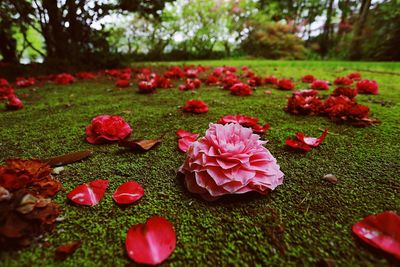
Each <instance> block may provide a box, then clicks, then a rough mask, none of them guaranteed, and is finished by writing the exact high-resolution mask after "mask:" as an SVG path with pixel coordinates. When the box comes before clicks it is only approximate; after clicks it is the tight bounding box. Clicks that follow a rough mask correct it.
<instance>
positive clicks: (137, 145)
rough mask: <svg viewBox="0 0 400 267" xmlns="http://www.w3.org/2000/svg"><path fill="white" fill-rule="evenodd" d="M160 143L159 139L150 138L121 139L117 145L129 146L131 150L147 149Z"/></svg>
mask: <svg viewBox="0 0 400 267" xmlns="http://www.w3.org/2000/svg"><path fill="white" fill-rule="evenodd" d="M159 143H161V140H160V139H150V140H121V141H119V142H118V145H119V146H121V147H126V148H130V149H132V150H141V151H149V150H150V149H152V148H153V147H154V146H156V145H158V144H159Z"/></svg>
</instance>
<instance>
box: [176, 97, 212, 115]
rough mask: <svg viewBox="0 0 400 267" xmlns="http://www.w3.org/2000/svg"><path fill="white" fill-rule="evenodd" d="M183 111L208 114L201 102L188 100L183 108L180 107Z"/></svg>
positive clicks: (206, 107)
mask: <svg viewBox="0 0 400 267" xmlns="http://www.w3.org/2000/svg"><path fill="white" fill-rule="evenodd" d="M182 109H183V111H185V112H192V113H206V112H208V106H207V104H206V103H204V102H203V101H201V100H195V99H192V100H188V101H186V104H185V106H184V107H182Z"/></svg>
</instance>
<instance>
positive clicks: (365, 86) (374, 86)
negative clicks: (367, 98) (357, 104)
mask: <svg viewBox="0 0 400 267" xmlns="http://www.w3.org/2000/svg"><path fill="white" fill-rule="evenodd" d="M357 93H359V94H372V95H377V94H378V93H379V91H378V83H377V82H376V81H373V80H362V81H359V82H358V83H357Z"/></svg>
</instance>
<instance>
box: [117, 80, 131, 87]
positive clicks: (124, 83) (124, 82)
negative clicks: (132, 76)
mask: <svg viewBox="0 0 400 267" xmlns="http://www.w3.org/2000/svg"><path fill="white" fill-rule="evenodd" d="M129 85H130V84H129V81H128V80H121V79H120V80H117V81H116V82H115V86H117V87H120V88H124V87H128V86H129Z"/></svg>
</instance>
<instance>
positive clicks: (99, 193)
mask: <svg viewBox="0 0 400 267" xmlns="http://www.w3.org/2000/svg"><path fill="white" fill-rule="evenodd" d="M108 183H109V182H108V180H95V181H91V182H90V183H88V184H81V185H79V186H77V187H75V189H73V190H72V191H71V192H69V193H68V195H67V198H68V199H69V200H71V201H72V202H75V203H76V204H79V205H85V206H94V205H96V204H97V203H99V202H100V200H101V199H102V198H103V196H104V194H105V192H106V189H107V187H108Z"/></svg>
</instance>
